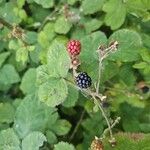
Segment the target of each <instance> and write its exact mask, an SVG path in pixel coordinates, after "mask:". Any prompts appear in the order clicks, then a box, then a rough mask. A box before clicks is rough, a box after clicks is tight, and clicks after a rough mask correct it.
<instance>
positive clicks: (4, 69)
mask: <svg viewBox="0 0 150 150" xmlns="http://www.w3.org/2000/svg"><path fill="white" fill-rule="evenodd" d="M2 19H3V20H5V21H6V22H8V23H9V24H10V25H11V26H14V25H18V26H20V27H21V28H23V29H24V32H25V36H24V37H23V40H22V39H21V38H19V39H16V38H10V37H9V34H10V33H11V32H12V30H10V28H8V27H6V26H3V24H2V23H3V22H1V20H2ZM69 39H78V40H80V41H81V43H82V53H81V56H80V59H81V66H80V70H82V71H86V72H88V74H89V75H90V76H91V77H92V80H93V83H95V82H96V81H97V78H98V73H97V72H98V57H97V53H96V50H97V48H98V46H99V45H100V44H106V45H107V44H108V43H109V42H111V41H114V40H117V41H118V43H119V47H118V50H117V52H116V53H113V54H112V55H111V56H109V57H108V58H107V59H106V60H105V61H104V64H103V70H102V79H101V86H100V91H101V92H102V93H104V94H105V95H106V96H107V97H108V103H109V108H106V112H107V113H108V115H110V117H112V118H115V117H116V116H121V122H120V123H119V124H118V125H117V126H116V127H115V129H114V132H125V133H124V134H123V133H118V134H116V135H115V136H116V138H117V141H118V144H117V146H116V147H115V148H114V149H115V150H129V149H130V150H132V149H133V150H135V149H137V150H150V143H149V139H150V135H149V134H148V133H149V132H150V109H149V108H150V91H148V92H146V93H145V92H144V93H143V92H142V90H141V89H140V88H139V86H137V85H138V83H139V82H140V81H144V83H145V85H146V86H147V87H149V86H150V1H149V0H0V150H39V149H40V150H51V149H54V150H75V149H77V150H87V149H88V148H89V147H90V143H91V141H92V139H94V136H100V135H101V134H102V132H103V130H104V128H106V123H105V121H104V119H103V117H102V116H101V113H100V112H99V111H97V110H96V108H95V107H94V104H93V103H92V102H91V101H90V100H89V98H87V97H84V96H83V95H82V94H81V93H80V92H79V91H78V90H77V89H75V88H74V86H73V85H72V84H70V83H68V82H67V79H69V80H72V81H73V79H72V77H71V75H70V72H68V71H69V67H70V66H69V64H70V59H69V56H68V54H67V52H66V43H67V41H68V40H69ZM23 41H24V42H25V43H27V45H26V46H25V45H24V43H23ZM81 115H83V116H82V120H81V124H80V126H79V128H78V130H77V131H76V134H75V135H74V136H73V138H70V137H71V135H72V133H73V131H74V129H75V127H76V124H77V122H78V121H79V120H80V119H81ZM128 132H131V133H140V132H141V133H142V134H135V135H134V136H132V134H130V133H128ZM69 143H70V144H69ZM104 149H105V150H111V149H112V148H111V147H110V145H109V144H108V142H107V140H106V142H105V141H104Z"/></svg>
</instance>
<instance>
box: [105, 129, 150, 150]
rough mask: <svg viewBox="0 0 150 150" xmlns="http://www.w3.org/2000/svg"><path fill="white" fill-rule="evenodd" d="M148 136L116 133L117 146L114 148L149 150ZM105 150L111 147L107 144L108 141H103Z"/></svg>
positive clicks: (109, 149) (120, 149) (117, 149)
mask: <svg viewBox="0 0 150 150" xmlns="http://www.w3.org/2000/svg"><path fill="white" fill-rule="evenodd" d="M149 138H150V135H149V134H143V133H121V132H120V133H118V134H116V135H115V139H116V141H117V145H116V146H115V147H114V149H115V150H129V149H130V150H135V149H136V150H149V147H150V143H149ZM103 144H104V147H105V148H106V150H111V149H112V147H111V145H110V144H108V139H105V141H103Z"/></svg>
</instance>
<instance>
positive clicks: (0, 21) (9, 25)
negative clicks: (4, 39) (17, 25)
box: [0, 18, 13, 29]
mask: <svg viewBox="0 0 150 150" xmlns="http://www.w3.org/2000/svg"><path fill="white" fill-rule="evenodd" d="M0 23H1V24H3V25H4V26H6V27H7V28H9V29H13V26H12V25H11V24H10V23H8V22H7V21H5V20H4V19H3V18H0Z"/></svg>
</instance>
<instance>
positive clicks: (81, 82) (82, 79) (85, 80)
mask: <svg viewBox="0 0 150 150" xmlns="http://www.w3.org/2000/svg"><path fill="white" fill-rule="evenodd" d="M76 84H77V85H78V86H79V87H80V88H83V89H86V88H88V87H90V86H91V84H92V80H91V78H90V76H88V74H87V73H86V72H81V73H79V74H78V76H77V77H76Z"/></svg>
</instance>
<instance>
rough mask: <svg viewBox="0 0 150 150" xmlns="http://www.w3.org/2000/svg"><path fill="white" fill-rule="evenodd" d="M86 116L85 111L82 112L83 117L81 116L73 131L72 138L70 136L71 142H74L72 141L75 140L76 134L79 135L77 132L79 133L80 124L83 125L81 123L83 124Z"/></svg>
mask: <svg viewBox="0 0 150 150" xmlns="http://www.w3.org/2000/svg"><path fill="white" fill-rule="evenodd" d="M84 115H85V109H84V110H83V111H82V113H81V116H80V119H79V121H78V123H77V125H76V126H75V128H74V130H73V132H72V134H71V136H70V139H69V141H72V139H73V138H74V136H75V134H76V133H77V131H78V129H79V126H80V124H81V122H82V120H83V117H84Z"/></svg>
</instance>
